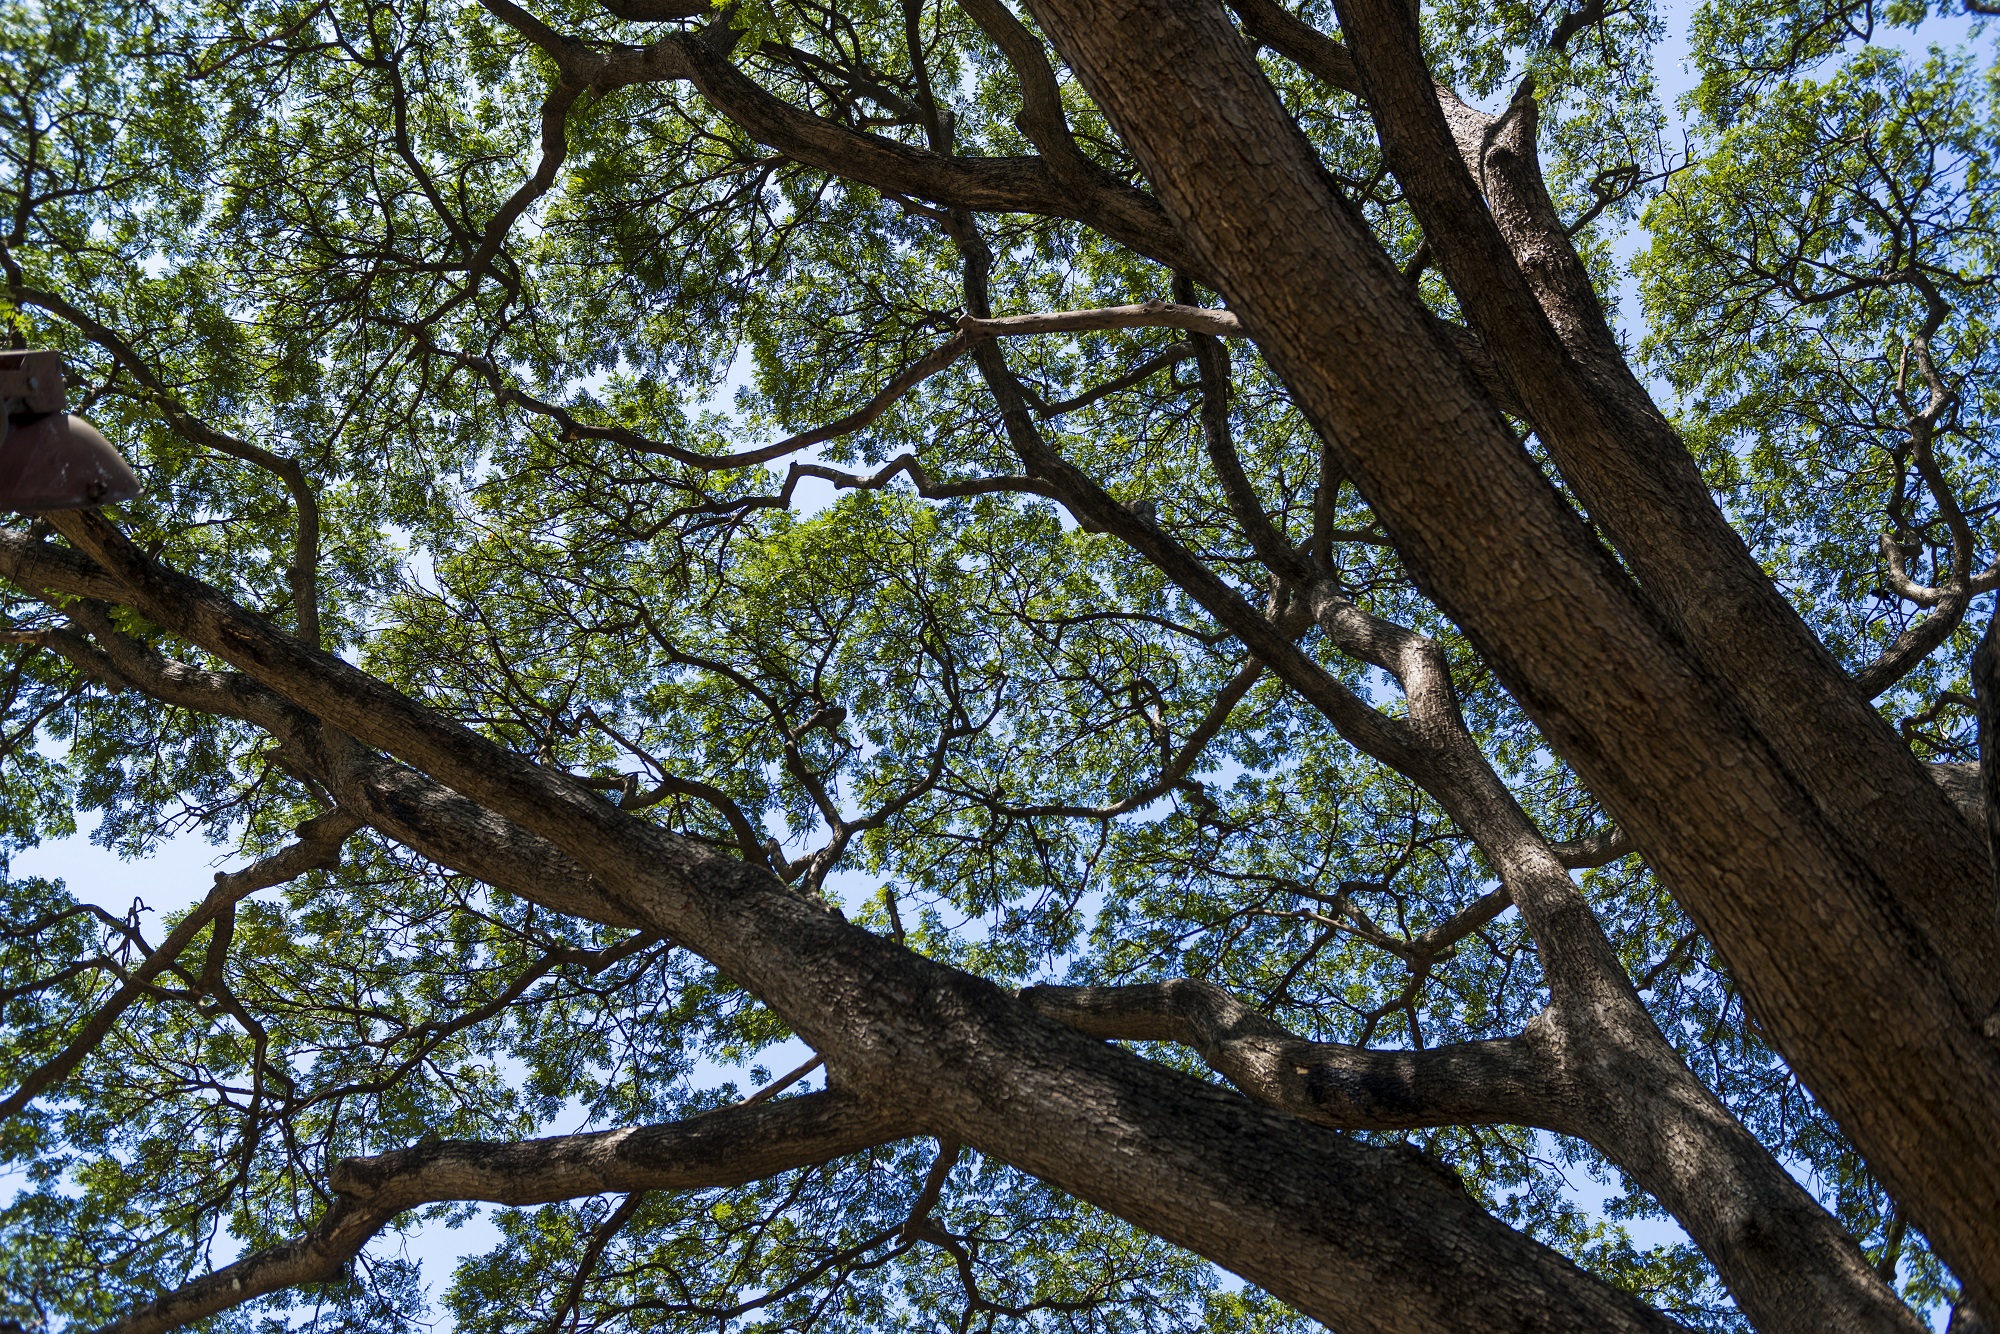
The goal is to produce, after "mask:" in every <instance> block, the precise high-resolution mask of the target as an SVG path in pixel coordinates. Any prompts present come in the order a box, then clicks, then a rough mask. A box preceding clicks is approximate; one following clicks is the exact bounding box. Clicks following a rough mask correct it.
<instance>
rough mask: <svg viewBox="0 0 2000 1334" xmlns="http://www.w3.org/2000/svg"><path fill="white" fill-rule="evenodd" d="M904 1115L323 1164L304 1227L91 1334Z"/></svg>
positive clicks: (754, 1167)
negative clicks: (376, 1249)
mask: <svg viewBox="0 0 2000 1334" xmlns="http://www.w3.org/2000/svg"><path fill="white" fill-rule="evenodd" d="M918 1129H919V1127H918V1126H917V1124H916V1123H915V1121H914V1120H913V1119H911V1118H909V1117H907V1116H903V1115H899V1114H897V1113H894V1112H890V1111H886V1110H883V1109H881V1108H878V1107H873V1106H870V1105H867V1104H865V1103H862V1102H860V1101H859V1100H857V1099H855V1098H852V1097H849V1096H846V1095H843V1094H837V1093H809V1094H805V1095H803V1096H800V1097H796V1098H785V1099H780V1100H779V1101H776V1102H766V1103H760V1104H757V1105H755V1106H743V1107H728V1108H723V1109H722V1110H720V1111H714V1112H708V1113H705V1114H704V1115H701V1116H695V1117H690V1118H689V1119H688V1120H685V1121H675V1122H670V1123H667V1124H664V1125H652V1126H640V1127H636V1128H632V1129H627V1130H611V1131H605V1132H603V1133H601V1134H594V1135H561V1136H557V1137H555V1138H551V1139H537V1140H525V1141H522V1142H520V1143H516V1144H484V1143H477V1142H471V1141H462V1140H460V1141H446V1142H444V1143H441V1144H427V1145H422V1146H419V1147H417V1148H412V1149H400V1150H397V1151H396V1152H393V1153H385V1154H381V1155H379V1156H377V1157H374V1158H349V1159H346V1160H344V1161H342V1162H339V1163H336V1164H335V1165H334V1168H333V1171H332V1173H331V1174H330V1178H329V1181H330V1184H331V1186H332V1188H333V1193H334V1199H333V1202H332V1204H331V1205H330V1206H329V1207H328V1208H327V1210H326V1212H325V1213H324V1214H323V1215H322V1216H321V1218H320V1220H319V1222H318V1223H316V1224H315V1225H314V1226H313V1227H312V1228H311V1229H310V1230H308V1231H307V1232H305V1233H304V1234H302V1235H300V1236H298V1237H295V1238H293V1239H292V1240H290V1241H286V1242H282V1243H280V1244H279V1245H276V1246H271V1247H267V1248H265V1249H264V1250H261V1251H258V1252H256V1253H254V1254H252V1255H247V1256H245V1257H244V1258H243V1259H241V1260H238V1261H237V1262H236V1263H234V1264H232V1265H227V1266H225V1267H224V1268H222V1269H218V1270H216V1271H215V1272H214V1273H212V1274H207V1275H204V1276H203V1277H201V1278H198V1279H196V1280H195V1281H194V1282H192V1283H188V1284H184V1285H183V1286H181V1287H179V1288H176V1289H175V1290H174V1291H172V1292H170V1293H167V1294H165V1295H164V1296H162V1297H159V1298H157V1299H155V1300H153V1301H151V1302H148V1303H147V1304H146V1305H144V1306H141V1307H139V1308H138V1309H136V1310H133V1311H131V1312H129V1313H127V1314H126V1315H124V1316H122V1317H120V1318H119V1319H118V1320H115V1321H113V1322H112V1323H111V1324H108V1325H105V1326H104V1327H103V1328H102V1329H100V1330H98V1331H97V1334H164V1331H167V1330H170V1329H175V1328H178V1327H179V1326H182V1325H186V1324H191V1323H193V1322H195V1321H197V1320H203V1319H206V1318H208V1317H209V1316H212V1315H216V1314H218V1313H220V1312H223V1311H227V1310H230V1309H231V1308H233V1307H236V1306H240V1305H242V1304H243V1303H244V1302H247V1301H251V1300H253V1299H255V1298H257V1297H261V1296H265V1295H268V1294H270V1293H274V1292H280V1291H283V1290H284V1289H286V1288H291V1287H296V1286H298V1285H299V1284H302V1283H321V1282H325V1281H327V1280H329V1279H332V1278H335V1277H337V1276H339V1274H340V1273H341V1272H342V1270H343V1269H344V1268H345V1266H346V1265H347V1263H348V1262H349V1261H350V1260H352V1259H353V1258H354V1257H355V1256H356V1255H357V1254H359V1253H360V1251H361V1248H362V1247H363V1246H365V1245H367V1244H368V1241H369V1239H370V1238H372V1237H373V1236H374V1235H375V1234H376V1233H377V1232H380V1231H381V1230H382V1229H383V1228H384V1227H386V1226H388V1224H389V1223H390V1222H391V1221H392V1220H394V1218H395V1217H396V1215H398V1214H400V1213H402V1212H404V1211H405V1210H408V1209H414V1208H416V1207H418V1206H419V1205H424V1204H435V1203H440V1202H443V1201H456V1200H468V1201H471V1200H477V1201H483V1202H485V1203H490V1204H504V1205H514V1206H520V1205H532V1204H549V1203H553V1202H555V1201H558V1200H569V1199H576V1198H578V1197H580V1196H585V1195H602V1194H607V1193H614V1192H615V1193H619V1194H632V1193H636V1192H643V1191H653V1190H702V1189H710V1188H715V1187H721V1186H734V1185H740V1184H742V1183H743V1182H746V1181H756V1180H759V1179H761V1178H763V1177H768V1176H775V1175H776V1174H778V1173H780V1172H789V1171H793V1170H795V1169H797V1168H801V1167H813V1166H817V1165H818V1164H820V1163H824V1162H829V1161H831V1160H832V1159H835V1158H839V1157H842V1156H844V1155H847V1154H850V1153H859V1152H861V1151H863V1150H865V1149H871V1148H874V1147H875V1146H877V1145H880V1144H887V1143H889V1142H890V1141H892V1140H897V1139H902V1138H904V1137H906V1136H908V1135H912V1134H915V1133H917V1131H918Z"/></svg>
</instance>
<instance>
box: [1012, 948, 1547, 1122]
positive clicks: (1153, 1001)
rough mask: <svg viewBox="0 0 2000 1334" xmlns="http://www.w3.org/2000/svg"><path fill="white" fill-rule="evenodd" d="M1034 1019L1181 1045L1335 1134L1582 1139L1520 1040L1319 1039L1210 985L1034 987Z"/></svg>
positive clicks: (1539, 1054)
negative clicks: (1390, 1047) (1539, 1133)
mask: <svg viewBox="0 0 2000 1334" xmlns="http://www.w3.org/2000/svg"><path fill="white" fill-rule="evenodd" d="M1021 999H1022V1000H1023V1001H1026V1002H1027V1003H1028V1004H1029V1005H1031V1006H1033V1007H1034V1008H1035V1010H1036V1011H1038V1012H1039V1013H1041V1014H1044V1015H1047V1016H1048V1017H1049V1018H1051V1019H1055V1020H1057V1021H1059V1022H1061V1023H1064V1024H1067V1025H1069V1026H1070V1027H1071V1028H1074V1029H1076V1030H1077V1031H1078V1032H1080V1033H1088V1034H1090V1035H1091V1036H1092V1037H1097V1038H1110V1039H1117V1040H1121V1041H1132V1042H1178V1043H1181V1044H1182V1045H1184V1046H1187V1047H1191V1048H1193V1049H1194V1050H1195V1051H1196V1052H1198V1053H1199V1054H1200V1055H1201V1058H1202V1059H1203V1060H1204V1061H1206V1062H1207V1063H1208V1064H1209V1065H1210V1066H1211V1067H1212V1068H1213V1069H1215V1070H1216V1071H1217V1072H1218V1073H1220V1074H1222V1075H1223V1076H1224V1077H1226V1078H1227V1079H1228V1080H1229V1082H1230V1083H1232V1084H1234V1085H1236V1087H1237V1088H1239V1089H1242V1090H1243V1092H1244V1093H1246V1094H1248V1095H1249V1096H1250V1097H1252V1098H1255V1099H1256V1100H1257V1101H1258V1102H1261V1103H1263V1104H1265V1105H1266V1106H1269V1107H1276V1108H1277V1109H1279V1110H1280V1111H1284V1112H1288V1113H1290V1114H1291V1115H1293V1116H1296V1117H1298V1118H1299V1119H1301V1120H1304V1121H1313V1122H1316V1123H1318V1124H1320V1125H1324V1126H1331V1127H1333V1128H1334V1129H1336V1130H1415V1129H1420V1128H1423V1127H1427V1126H1446V1125H1503V1124H1504V1125H1527V1126H1542V1127H1546V1128H1548V1129H1553V1130H1561V1131H1563V1132H1564V1133H1567V1134H1576V1133H1579V1132H1578V1130H1577V1129H1576V1128H1575V1127H1574V1126H1572V1125H1570V1124H1569V1123H1568V1119H1567V1117H1566V1116H1565V1115H1564V1107H1563V1100H1562V1097H1561V1096H1560V1094H1561V1091H1560V1089H1559V1088H1558V1082H1559V1073H1560V1072H1559V1071H1558V1069H1557V1067H1556V1065H1555V1062H1554V1061H1553V1059H1552V1058H1551V1053H1550V1052H1549V1051H1548V1049H1547V1045H1546V1043H1545V1042H1542V1041H1540V1040H1539V1036H1538V1032H1537V1031H1534V1030H1531V1031H1530V1032H1529V1033H1527V1034H1524V1035H1522V1036H1520V1037H1512V1038H1500V1039H1496V1040H1493V1041H1490V1042H1464V1043H1457V1044H1454V1045H1451V1046H1446V1047H1432V1048H1429V1049H1427V1050H1425V1051H1377V1050H1372V1049H1370V1048H1366V1047H1350V1046H1344V1045H1342V1044H1339V1043H1332V1042H1309V1041H1307V1040H1306V1039H1304V1038H1301V1037H1299V1036H1297V1035H1296V1034H1294V1033H1291V1032H1289V1031H1288V1030H1286V1029H1285V1028H1284V1027H1283V1026H1282V1025H1279V1024H1276V1023H1273V1022H1272V1021H1271V1020H1269V1019H1267V1018H1265V1017H1264V1016H1263V1015H1261V1014H1259V1013H1258V1012H1257V1011H1256V1010H1254V1009H1252V1008H1251V1007H1250V1006H1248V1005H1246V1004H1244V1003H1243V1002H1242V1001H1240V1000H1238V999H1237V998H1236V997H1234V996H1232V995H1230V994H1229V993H1228V992H1227V991H1224V990H1223V989H1222V988H1221V987H1218V986H1216V985H1214V984H1213V983H1210V982H1201V981H1196V980H1193V979H1186V978H1183V979H1180V980H1177V981H1172V982H1160V983H1140V984H1132V985H1128V986H1114V987H1026V988H1023V990H1022V991H1021Z"/></svg>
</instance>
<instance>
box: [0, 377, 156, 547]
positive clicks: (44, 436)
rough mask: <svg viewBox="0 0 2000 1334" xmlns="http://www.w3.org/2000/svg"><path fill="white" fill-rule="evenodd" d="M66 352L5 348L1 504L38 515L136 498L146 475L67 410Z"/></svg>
mask: <svg viewBox="0 0 2000 1334" xmlns="http://www.w3.org/2000/svg"><path fill="white" fill-rule="evenodd" d="M66 401H67V400H66V397H65V394H64V384H63V369H62V357H61V356H60V355H59V354H57V353H55V352H52V351H49V350H47V349H45V348H28V349H25V350H19V351H8V352H0V510H12V511H15V512H20V513H31V514H32V513H37V512H40V511H43V510H67V509H82V508H85V507H86V506H91V505H104V504H110V503H113V502H116V501H123V500H130V499H132V498H133V497H134V496H137V495H138V494H139V479H138V478H137V477H134V476H133V475H132V469H131V467H130V466H128V465H127V464H126V462H125V460H124V458H123V457H122V456H120V454H119V453H118V451H117V450H116V449H113V448H112V447H111V443H110V441H108V440H106V439H105V438H104V437H103V435H101V434H100V433H99V432H98V430H97V428H96V427H94V426H92V425H91V424H90V423H89V422H87V421H85V420H84V419H83V418H81V417H78V416H75V415H73V414H71V413H68V412H65V411H63V407H64V404H65V402H66Z"/></svg>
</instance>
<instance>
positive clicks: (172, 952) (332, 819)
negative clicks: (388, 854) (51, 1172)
mask: <svg viewBox="0 0 2000 1334" xmlns="http://www.w3.org/2000/svg"><path fill="white" fill-rule="evenodd" d="M361 823H362V821H361V818H360V817H359V816H358V815H356V814H355V813H354V812H352V811H349V810H345V809H335V810H331V811H327V812H326V813H324V814H322V815H317V816H314V817H313V818H312V819H310V820H308V821H306V822H305V823H304V824H302V825H300V826H299V828H298V841H297V842H296V843H293V844H290V845H289V846H287V847H285V848H283V849H282V850H280V851H278V852H275V853H273V854H272V855H270V856H269V857H266V858H264V859H263V860H261V861H258V862H254V863H252V864H251V865H249V866H246V867H244V868H243V869H242V870H240V871H229V872H221V871H218V872H217V873H216V876H215V888H214V889H212V890H210V891H209V892H208V894H207V896H206V897H205V898H203V899H202V901H201V902H200V903H198V904H196V905H195V906H194V907H193V908H192V909H191V910H190V911H189V912H188V914H187V916H186V917H183V918H182V919H181V920H180V922H179V923H178V924H177V925H176V926H175V927H174V929H173V930H172V931H170V932H168V934H167V938H166V939H165V940H163V941H161V942H160V944H159V946H158V948H156V949H154V950H152V951H151V952H150V953H148V954H147V955H146V957H145V958H144V959H143V960H142V961H141V962H140V964H139V966H138V967H136V968H134V969H133V970H132V971H131V973H130V974H129V975H127V977H126V978H125V980H124V982H123V984H122V985H121V986H120V987H119V988H118V990H117V991H115V992H113V993H112V994H111V997H110V999H108V1000H106V1001H105V1002H104V1004H102V1005H100V1006H99V1007H98V1008H97V1011H96V1012H95V1013H94V1014H92V1015H91V1016H90V1018H89V1019H87V1020H85V1021H84V1024H83V1027H82V1028H80V1029H78V1030H77V1032H76V1034H75V1036H73V1037H72V1038H71V1039H70V1040H69V1042H68V1043H66V1044H65V1045H64V1046H63V1049H62V1050H61V1051H59V1052H57V1053H56V1054H55V1055H54V1056H52V1057H50V1058H49V1059H48V1060H46V1061H44V1062H43V1063H42V1064H41V1065H39V1066H37V1067H36V1068H35V1069H34V1070H32V1071H30V1072H29V1073H28V1075H27V1077H26V1078H24V1079H23V1080H22V1081H21V1083H20V1086H19V1087H17V1088H16V1089H15V1090H14V1091H13V1092H12V1093H10V1094H8V1095H7V1097H6V1099H5V1100H0V1120H5V1119H6V1118H7V1117H10V1116H13V1115H14V1114H15V1113H17V1112H19V1111H21V1109H23V1108H24V1107H26V1106H27V1105H28V1104H29V1103H30V1102H33V1101H34V1100H35V1099H36V1098H37V1097H39V1096H40V1095H41V1094H42V1093H44V1092H46V1091H47V1090H48V1089H50V1088H52V1087H54V1086H55V1085H57V1084H59V1083H61V1082H62V1081H63V1080H64V1079H67V1078H68V1077H69V1075H70V1073H71V1072H72V1071H74V1070H75V1069H76V1068H77V1066H79V1065H81V1064H83V1062H84V1060H85V1059H86V1058H87V1057H89V1055H90V1053H91V1052H93V1051H95V1050H97V1044H98V1043H100V1042H102V1041H103V1040H104V1037H105V1035H106V1034H108V1033H109V1032H110V1031H111V1029H112V1026H113V1025H115V1024H116V1023H117V1022H118V1018H119V1016H120V1015H122V1014H124V1013H125V1011H126V1010H128V1009H130V1008H131V1006H132V1002H134V1001H136V1000H138V999H139V998H140V997H141V996H144V995H146V994H147V992H148V991H149V990H150V989H151V988H150V984H151V982H152V980H153V979H154V978H155V977H158V976H159V975H160V974H161V973H162V972H164V971H166V970H167V969H168V968H169V967H171V966H173V965H174V964H175V963H176V962H178V961H179V959H180V956H181V954H182V953H183V952H184V951H185V950H186V949H187V947H188V946H189V945H190V944H191V943H192V942H193V941H194V938H195V937H196V936H197V935H199V934H200V933H201V929H202V928H203V927H205V926H207V925H208V924H209V923H211V922H214V923H215V924H216V932H217V935H216V937H215V939H216V940H222V939H223V936H222V934H221V933H222V931H223V923H224V921H227V920H229V919H230V918H231V915H232V914H233V913H234V911H235V908H236V905H237V904H238V903H240V902H242V901H243V900H244V899H246V898H248V897H249V896H250V895H252V894H255V893H256V892H257V891H258V890H261V889H269V888H271V887H272V886H273V885H282V884H284V883H285V882H286V881H288V880H295V879H297V878H298V877H299V876H301V875H304V874H305V873H306V872H307V871H313V870H325V869H327V868H330V867H332V866H333V865H334V864H335V863H336V862H337V861H338V860H339V857H340V848H341V845H342V844H343V843H345V842H346V841H347V840H348V838H349V837H350V836H352V835H353V833H354V832H355V830H357V829H359V828H360V827H361ZM214 954H215V949H214V946H213V944H211V948H210V955H211V957H210V959H209V960H208V961H206V962H205V963H204V966H203V968H202V976H203V979H204V980H207V979H208V978H209V977H211V976H212V975H213V974H214V973H215V972H216V971H218V965H219V963H220V961H219V960H218V959H215V958H214Z"/></svg>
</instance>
